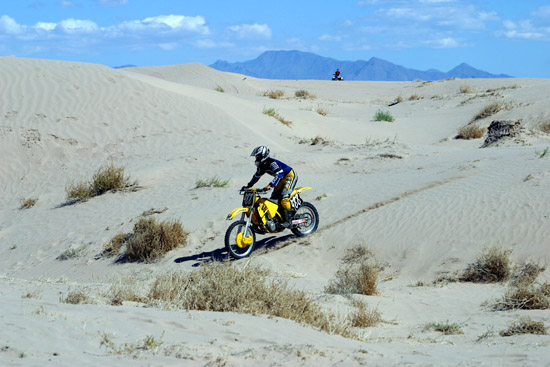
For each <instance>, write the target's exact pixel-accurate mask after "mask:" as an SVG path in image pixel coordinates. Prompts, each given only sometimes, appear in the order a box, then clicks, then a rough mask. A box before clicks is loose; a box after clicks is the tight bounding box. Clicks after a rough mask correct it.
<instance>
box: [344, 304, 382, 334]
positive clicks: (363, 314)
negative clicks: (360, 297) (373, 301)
mask: <svg viewBox="0 0 550 367" xmlns="http://www.w3.org/2000/svg"><path fill="white" fill-rule="evenodd" d="M352 306H353V307H355V310H354V311H353V312H352V313H351V314H350V316H349V320H350V322H351V325H352V326H354V327H360V328H368V327H373V326H376V325H378V324H379V323H380V322H381V321H382V316H381V315H380V312H378V311H377V310H376V309H368V308H367V305H365V304H364V303H363V302H361V301H356V300H354V301H353V302H352Z"/></svg>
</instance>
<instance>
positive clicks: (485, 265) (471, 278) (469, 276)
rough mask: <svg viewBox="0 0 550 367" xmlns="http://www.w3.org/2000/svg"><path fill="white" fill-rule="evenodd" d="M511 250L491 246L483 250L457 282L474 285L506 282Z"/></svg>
mask: <svg viewBox="0 0 550 367" xmlns="http://www.w3.org/2000/svg"><path fill="white" fill-rule="evenodd" d="M511 252H512V251H511V250H507V249H503V248H501V247H499V246H493V247H490V248H488V249H485V250H483V252H482V253H481V255H479V256H478V258H477V259H476V261H475V262H474V263H472V264H469V265H468V267H467V268H466V270H465V271H464V273H463V274H462V275H461V276H460V278H459V280H461V281H463V282H474V283H493V282H501V281H504V280H506V279H507V278H508V277H509V276H510V273H511V261H510V257H509V256H510V253H511Z"/></svg>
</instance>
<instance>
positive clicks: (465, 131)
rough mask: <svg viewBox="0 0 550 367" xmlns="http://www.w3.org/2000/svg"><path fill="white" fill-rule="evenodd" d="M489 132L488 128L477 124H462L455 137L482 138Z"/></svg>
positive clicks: (466, 138)
mask: <svg viewBox="0 0 550 367" xmlns="http://www.w3.org/2000/svg"><path fill="white" fill-rule="evenodd" d="M486 132H487V128H485V127H480V126H477V125H473V124H472V125H466V126H462V127H461V128H460V129H458V134H457V136H456V137H455V139H465V140H470V139H480V138H482V137H483V136H484V135H485V133H486Z"/></svg>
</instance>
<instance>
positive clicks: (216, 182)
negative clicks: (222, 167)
mask: <svg viewBox="0 0 550 367" xmlns="http://www.w3.org/2000/svg"><path fill="white" fill-rule="evenodd" d="M228 182H229V180H222V179H220V178H219V177H217V176H214V177H211V178H208V179H206V180H197V181H196V182H195V188H196V189H200V188H203V187H226V186H227V184H228Z"/></svg>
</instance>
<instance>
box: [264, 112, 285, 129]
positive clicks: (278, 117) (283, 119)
mask: <svg viewBox="0 0 550 367" xmlns="http://www.w3.org/2000/svg"><path fill="white" fill-rule="evenodd" d="M263 113H264V115H268V116H270V117H273V118H275V119H277V120H279V122H281V123H282V124H283V125H286V126H288V127H290V126H291V125H292V121H288V120H287V119H285V118H284V117H283V116H281V115H279V114H278V113H277V111H275V109H274V108H264V110H263Z"/></svg>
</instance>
